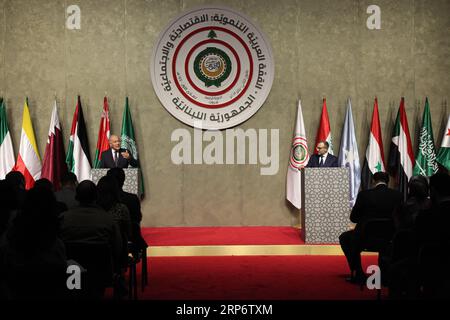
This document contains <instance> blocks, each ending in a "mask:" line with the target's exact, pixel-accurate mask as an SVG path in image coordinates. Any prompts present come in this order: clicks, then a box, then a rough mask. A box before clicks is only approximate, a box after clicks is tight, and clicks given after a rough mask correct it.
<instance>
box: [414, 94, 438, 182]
mask: <svg viewBox="0 0 450 320" xmlns="http://www.w3.org/2000/svg"><path fill="white" fill-rule="evenodd" d="M437 171H438V165H437V163H436V149H435V147H434V138H433V128H432V127H431V115H430V106H429V104H428V98H426V100H425V108H424V110H423V117H422V128H421V129H420V135H419V150H418V151H417V156H416V164H415V166H414V171H413V175H415V176H418V175H421V176H425V177H431V176H432V175H433V174H435V173H436V172H437Z"/></svg>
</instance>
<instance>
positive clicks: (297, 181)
mask: <svg viewBox="0 0 450 320" xmlns="http://www.w3.org/2000/svg"><path fill="white" fill-rule="evenodd" d="M308 160H309V153H308V142H307V140H306V130H305V124H304V122H303V113H302V104H301V101H300V100H299V101H298V107H297V120H296V122H295V132H294V137H293V138H292V146H291V153H290V157H289V165H288V171H287V177H286V198H287V199H288V200H289V201H290V202H291V203H292V204H293V205H294V206H295V207H296V208H297V209H300V208H301V206H302V190H301V177H302V176H301V175H302V172H301V171H300V170H301V169H302V168H304V167H305V166H306V165H307V164H308Z"/></svg>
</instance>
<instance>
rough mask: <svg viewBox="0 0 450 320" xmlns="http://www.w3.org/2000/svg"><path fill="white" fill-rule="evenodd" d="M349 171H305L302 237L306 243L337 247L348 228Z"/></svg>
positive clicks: (331, 169)
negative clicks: (334, 245) (341, 235)
mask: <svg viewBox="0 0 450 320" xmlns="http://www.w3.org/2000/svg"><path fill="white" fill-rule="evenodd" d="M349 217H350V202H349V171H348V168H304V169H303V174H302V238H303V240H304V241H305V243H306V244H338V243H339V235H340V234H341V233H342V232H344V231H347V230H348V229H349V223H350V220H349Z"/></svg>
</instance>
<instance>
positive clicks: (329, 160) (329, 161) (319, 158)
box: [306, 141, 338, 168]
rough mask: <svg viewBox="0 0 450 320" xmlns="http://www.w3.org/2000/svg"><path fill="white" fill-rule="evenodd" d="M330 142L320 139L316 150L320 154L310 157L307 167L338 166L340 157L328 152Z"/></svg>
mask: <svg viewBox="0 0 450 320" xmlns="http://www.w3.org/2000/svg"><path fill="white" fill-rule="evenodd" d="M329 147H330V144H329V143H328V142H327V141H320V142H319V143H318V144H317V147H316V150H317V153H318V154H313V155H312V156H311V158H309V162H308V165H307V166H306V167H307V168H319V167H320V168H321V167H327V168H329V167H337V166H338V158H337V157H335V156H333V155H332V154H330V153H328V148H329Z"/></svg>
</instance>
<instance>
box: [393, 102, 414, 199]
mask: <svg viewBox="0 0 450 320" xmlns="http://www.w3.org/2000/svg"><path fill="white" fill-rule="evenodd" d="M388 166H389V170H390V172H391V174H392V175H394V176H395V177H396V182H397V184H398V189H399V191H401V192H402V193H403V196H404V199H406V196H407V195H408V181H409V179H410V178H411V177H412V173H413V168H414V153H413V149H412V144H411V136H410V135H409V127H408V120H407V118H406V111H405V98H403V97H402V99H401V102H400V107H399V109H398V113H397V119H396V120H395V124H394V131H393V133H392V141H391V148H390V151H389V163H388Z"/></svg>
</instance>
